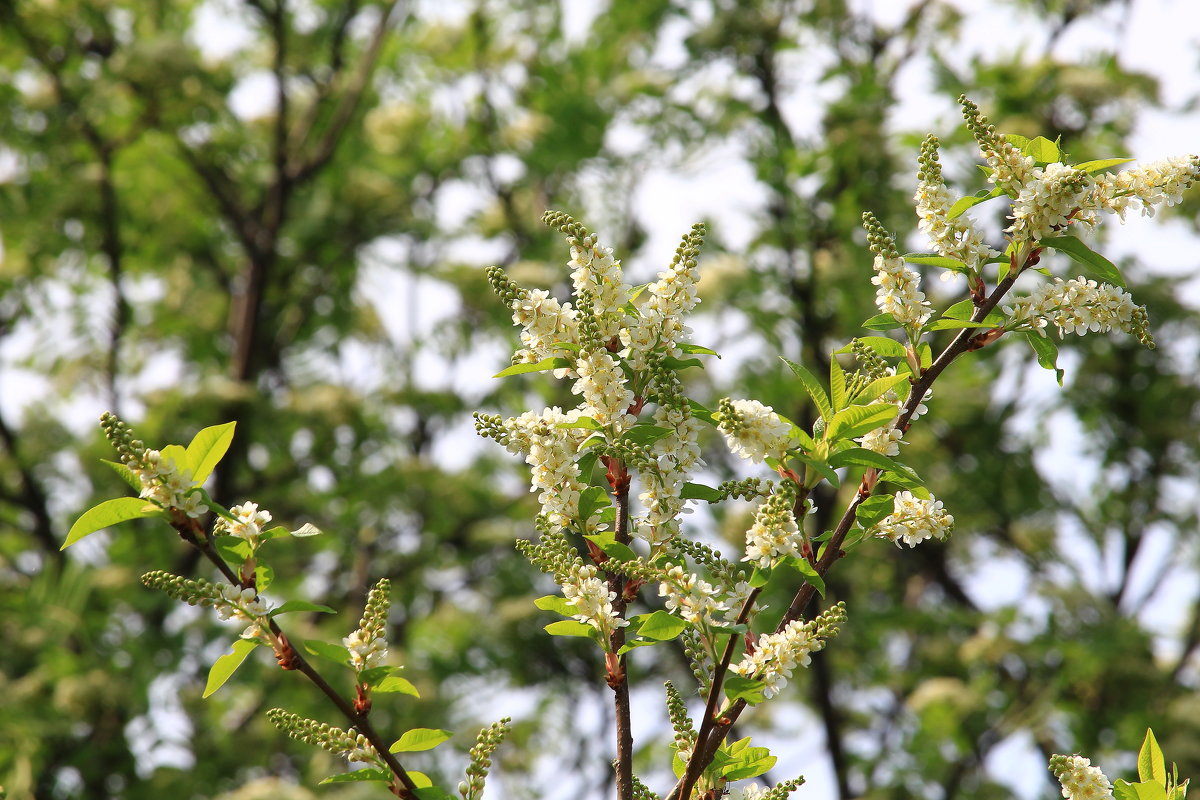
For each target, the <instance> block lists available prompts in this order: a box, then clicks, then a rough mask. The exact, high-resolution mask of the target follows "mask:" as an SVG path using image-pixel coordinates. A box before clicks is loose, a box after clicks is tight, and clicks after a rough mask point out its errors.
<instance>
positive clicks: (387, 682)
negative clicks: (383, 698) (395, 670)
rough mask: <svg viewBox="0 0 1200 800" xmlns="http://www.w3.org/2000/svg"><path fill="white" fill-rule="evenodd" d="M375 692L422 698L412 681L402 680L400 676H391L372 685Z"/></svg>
mask: <svg viewBox="0 0 1200 800" xmlns="http://www.w3.org/2000/svg"><path fill="white" fill-rule="evenodd" d="M371 688H372V690H373V691H376V692H384V693H392V694H406V695H409V696H410V697H416V698H420V697H421V693H420V692H418V691H417V687H416V686H413V685H412V682H411V681H408V680H406V679H405V678H401V677H400V676H399V675H389V676H387V677H386V678H384V679H383V680H381V681H379V682H378V683H374V684H372V685H371Z"/></svg>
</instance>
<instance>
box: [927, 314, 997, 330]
mask: <svg viewBox="0 0 1200 800" xmlns="http://www.w3.org/2000/svg"><path fill="white" fill-rule="evenodd" d="M1007 322H1008V317H1006V316H1004V315H1003V314H1001V313H1000V312H999V311H992V312H991V313H989V314H988V315H987V316H986V317H984V318H983V319H981V320H979V321H978V322H972V321H971V320H969V319H950V318H948V317H942V318H941V319H938V320H934V321H933V322H932V323H930V324H929V325H926V326H925V330H927V331H948V330H957V329H959V328H1003V327H1004V325H1005V324H1006V323H1007Z"/></svg>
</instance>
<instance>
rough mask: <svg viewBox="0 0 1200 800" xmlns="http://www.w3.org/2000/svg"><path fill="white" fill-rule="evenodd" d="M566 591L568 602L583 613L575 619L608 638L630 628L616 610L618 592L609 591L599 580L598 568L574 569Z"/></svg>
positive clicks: (564, 585) (566, 581)
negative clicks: (627, 627)
mask: <svg viewBox="0 0 1200 800" xmlns="http://www.w3.org/2000/svg"><path fill="white" fill-rule="evenodd" d="M562 591H563V596H564V597H566V598H567V602H568V603H570V604H571V605H572V606H574V607H575V608H576V609H577V610H578V611H579V613H578V614H575V619H577V620H579V621H580V622H585V623H587V624H588V625H591V626H592V627H593V628H595V629H596V630H598V631H600V633H602V634H604V635H605V636H608V635H609V634H611V633H612V632H613V631H614V630H616V629H617V628H623V627H625V626H626V625H628V624H629V620H626V619H621V618H620V617H618V616H617V614H616V612H615V611H614V610H613V605H612V604H613V603H614V602H615V601H616V599H617V594H616V592H611V591H609V589H608V584H607V583H605V582H604V581H603V580H601V579H600V578H598V577H596V568H595V567H593V566H591V565H590V564H589V565H586V566H585V565H577V566H575V567H574V568H572V570H571V574H570V576H568V578H567V579H566V580H565V581H563V583H562Z"/></svg>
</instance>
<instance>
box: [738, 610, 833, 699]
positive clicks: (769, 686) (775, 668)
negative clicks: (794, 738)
mask: <svg viewBox="0 0 1200 800" xmlns="http://www.w3.org/2000/svg"><path fill="white" fill-rule="evenodd" d="M845 619H846V611H845V608H844V606H843V605H842V604H841V603H839V604H838V605H836V606H834V607H833V608H831V609H829V610H828V611H826V612H825V613H824V614H822V615H821V616H819V617H817V618H816V619H813V620H809V621H808V622H801V621H800V620H792V621H791V622H789V623H788V624H787V626H786V627H784V629H783V630H781V631H779V632H778V633H764V634H762V635H761V636H759V637H758V641H757V642H756V643H755V645H754V648H753V650H752V651H750V652H747V653H746V655H744V656H743V657H742V660H741V661H739V662H738V663H737V664H734V665H732V666H731V667H730V669H731V670H732V671H733V672H736V673H737V674H738V675H741V676H742V677H744V678H755V679H757V680H761V681H763V683H765V684H766V686H765V687H764V688H763V697H765V698H768V699H769V698H772V697H774V696H775V695H777V694H779V692H780V690H782V689H783V687H785V686H787V682H788V679H789V678H791V677H792V672H793V670H795V669H796V667H797V666H802V667H807V666H808V665H809V664H811V663H812V657H811V654H812V653H815V652H817V651H818V650H821V649H822V648H823V647H825V641H826V639H828V638H829V637H830V636H832V635H833V634H834V633H836V632H837V625H838V623H841V622H844V621H845Z"/></svg>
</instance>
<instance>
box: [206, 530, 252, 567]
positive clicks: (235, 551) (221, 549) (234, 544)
mask: <svg viewBox="0 0 1200 800" xmlns="http://www.w3.org/2000/svg"><path fill="white" fill-rule="evenodd" d="M212 545H213V549H214V550H216V551H217V555H219V556H220V557H221V558H222V559H224V560H225V563H226V564H234V565H237V566H241V565H242V564H243V563H245V561H246V559H247V558H249V557H250V543H249V542H247V541H246V540H245V539H239V538H238V537H236V536H214V537H213V540H212Z"/></svg>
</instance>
